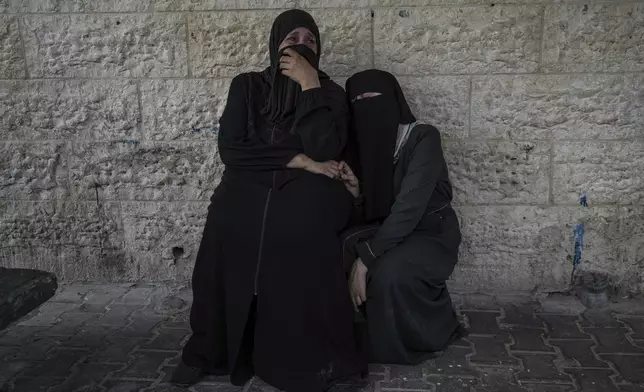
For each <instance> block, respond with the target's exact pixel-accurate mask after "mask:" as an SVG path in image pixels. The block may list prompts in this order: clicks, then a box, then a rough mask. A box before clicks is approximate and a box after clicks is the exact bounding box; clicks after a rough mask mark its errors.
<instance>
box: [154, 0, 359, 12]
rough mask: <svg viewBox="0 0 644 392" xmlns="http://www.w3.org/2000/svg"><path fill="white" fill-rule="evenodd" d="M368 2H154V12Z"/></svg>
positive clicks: (344, 5)
mask: <svg viewBox="0 0 644 392" xmlns="http://www.w3.org/2000/svg"><path fill="white" fill-rule="evenodd" d="M369 4H370V0H354V1H351V2H350V3H349V2H346V1H343V0H281V1H278V0H156V3H155V5H154V8H155V10H156V11H209V10H223V9H234V10H242V9H263V8H264V9H288V8H358V7H366V6H368V5H369Z"/></svg>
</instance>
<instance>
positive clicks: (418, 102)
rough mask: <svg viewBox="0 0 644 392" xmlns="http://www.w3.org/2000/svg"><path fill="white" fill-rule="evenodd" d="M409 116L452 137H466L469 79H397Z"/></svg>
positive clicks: (455, 77) (450, 77) (448, 77)
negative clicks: (410, 112) (412, 114)
mask: <svg viewBox="0 0 644 392" xmlns="http://www.w3.org/2000/svg"><path fill="white" fill-rule="evenodd" d="M398 81H399V82H400V85H401V86H402V88H403V91H404V93H405V98H406V99H407V102H408V103H409V106H410V107H411V111H412V113H414V115H415V116H416V117H417V118H418V120H420V121H424V122H426V123H428V124H432V125H434V126H435V127H436V128H438V130H439V131H441V133H442V134H444V135H446V136H449V137H452V138H465V137H467V121H468V120H467V115H468V113H467V112H468V104H469V102H468V100H469V98H468V97H469V88H470V87H469V84H470V83H469V80H468V78H465V77H460V76H443V77H400V78H398Z"/></svg>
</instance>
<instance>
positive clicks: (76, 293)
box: [49, 284, 93, 304]
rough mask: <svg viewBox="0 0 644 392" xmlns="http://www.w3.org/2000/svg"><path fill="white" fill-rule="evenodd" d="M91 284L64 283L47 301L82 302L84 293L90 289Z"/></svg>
mask: <svg viewBox="0 0 644 392" xmlns="http://www.w3.org/2000/svg"><path fill="white" fill-rule="evenodd" d="M92 287H93V286H92V285H85V284H65V285H62V286H60V287H59V288H58V292H57V293H56V295H54V297H53V298H52V299H50V300H49V302H68V303H73V304H75V303H78V304H80V303H82V302H83V301H84V297H85V295H87V293H88V292H89V291H90V290H91V289H92Z"/></svg>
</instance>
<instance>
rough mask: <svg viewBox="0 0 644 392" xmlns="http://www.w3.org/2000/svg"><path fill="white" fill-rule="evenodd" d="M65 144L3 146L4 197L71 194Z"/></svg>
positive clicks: (0, 184) (0, 193) (0, 190)
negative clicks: (69, 192)
mask: <svg viewBox="0 0 644 392" xmlns="http://www.w3.org/2000/svg"><path fill="white" fill-rule="evenodd" d="M67 155H68V148H67V146H66V145H65V144H64V143H63V142H42V143H41V142H39V143H27V142H24V143H23V142H4V143H0V198H5V199H29V200H39V199H52V198H62V197H64V196H66V195H67V194H68V183H69V181H68V178H67V176H68V174H67V162H66V159H65V157H67Z"/></svg>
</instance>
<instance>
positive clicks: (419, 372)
mask: <svg viewBox="0 0 644 392" xmlns="http://www.w3.org/2000/svg"><path fill="white" fill-rule="evenodd" d="M423 365H424V363H423V364H420V365H417V366H399V365H392V366H390V367H389V379H390V380H391V381H394V380H403V381H410V380H422V379H423Z"/></svg>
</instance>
